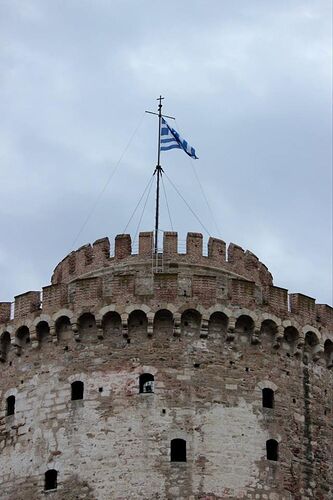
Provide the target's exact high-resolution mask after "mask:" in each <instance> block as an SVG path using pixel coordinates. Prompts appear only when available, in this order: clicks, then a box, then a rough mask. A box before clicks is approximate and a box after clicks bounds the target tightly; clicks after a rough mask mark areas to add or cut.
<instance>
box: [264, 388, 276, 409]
mask: <svg viewBox="0 0 333 500" xmlns="http://www.w3.org/2000/svg"><path fill="white" fill-rule="evenodd" d="M262 406H263V408H274V391H273V389H269V388H267V387H266V388H265V389H263V390H262Z"/></svg>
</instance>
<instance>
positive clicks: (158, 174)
mask: <svg viewBox="0 0 333 500" xmlns="http://www.w3.org/2000/svg"><path fill="white" fill-rule="evenodd" d="M162 99H164V97H162V96H161V95H160V97H159V98H158V99H157V100H158V101H159V104H158V145H157V165H156V168H155V172H154V175H155V174H156V209H155V242H154V252H155V254H156V255H157V253H158V226H159V215H160V177H161V175H162V172H163V170H162V167H161V165H160V161H161V125H162Z"/></svg>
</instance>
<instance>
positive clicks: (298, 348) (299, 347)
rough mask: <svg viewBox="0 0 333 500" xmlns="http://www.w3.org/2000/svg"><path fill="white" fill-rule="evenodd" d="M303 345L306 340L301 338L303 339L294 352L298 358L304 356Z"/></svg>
mask: <svg viewBox="0 0 333 500" xmlns="http://www.w3.org/2000/svg"><path fill="white" fill-rule="evenodd" d="M303 347H304V340H303V339H301V340H299V342H298V344H297V346H296V350H295V352H294V356H295V357H296V358H300V357H302V352H303Z"/></svg>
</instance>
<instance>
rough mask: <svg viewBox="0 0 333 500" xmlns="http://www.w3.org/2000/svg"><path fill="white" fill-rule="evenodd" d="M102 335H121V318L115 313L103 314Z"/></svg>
mask: <svg viewBox="0 0 333 500" xmlns="http://www.w3.org/2000/svg"><path fill="white" fill-rule="evenodd" d="M102 328H103V332H104V335H108V334H110V335H114V334H119V333H121V317H120V314H118V313H116V312H115V311H110V312H108V313H106V314H105V316H104V317H103V321H102Z"/></svg>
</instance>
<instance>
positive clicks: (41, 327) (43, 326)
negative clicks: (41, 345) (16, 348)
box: [36, 321, 50, 342]
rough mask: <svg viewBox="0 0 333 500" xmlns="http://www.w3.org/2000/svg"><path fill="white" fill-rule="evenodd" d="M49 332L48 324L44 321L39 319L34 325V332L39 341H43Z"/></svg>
mask: <svg viewBox="0 0 333 500" xmlns="http://www.w3.org/2000/svg"><path fill="white" fill-rule="evenodd" d="M49 333H50V327H49V324H48V323H47V322H46V321H40V322H39V323H38V325H37V326H36V334H37V339H38V341H39V342H44V341H46V340H47V337H48V335H49Z"/></svg>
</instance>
